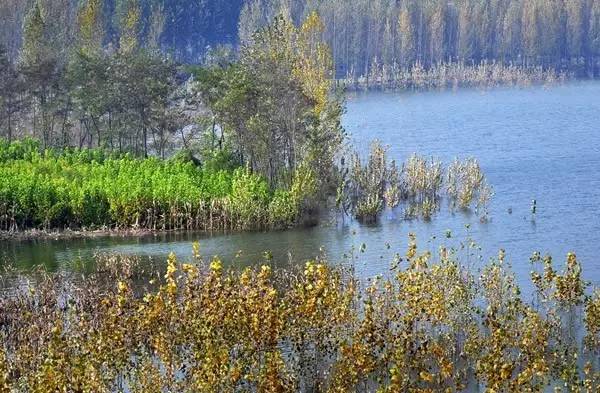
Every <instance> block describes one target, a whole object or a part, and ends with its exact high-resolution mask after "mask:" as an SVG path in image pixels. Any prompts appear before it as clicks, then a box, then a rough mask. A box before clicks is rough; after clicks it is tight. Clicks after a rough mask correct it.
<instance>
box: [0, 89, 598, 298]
mask: <svg viewBox="0 0 600 393" xmlns="http://www.w3.org/2000/svg"><path fill="white" fill-rule="evenodd" d="M344 126H345V128H346V130H347V132H348V133H349V135H350V141H351V142H352V143H353V144H354V145H355V146H357V147H358V148H359V150H360V151H361V152H362V153H366V152H367V151H368V146H369V143H370V141H371V140H373V139H375V138H377V139H379V140H380V141H381V142H383V143H384V144H385V145H389V154H388V155H389V158H390V159H392V158H393V159H396V160H397V161H402V160H405V159H406V158H408V156H409V155H410V154H411V153H413V152H417V153H420V154H423V155H427V156H432V157H436V158H440V159H442V160H443V161H444V162H445V163H449V162H450V161H451V160H452V159H453V158H454V157H461V158H464V157H470V156H472V157H476V158H477V159H478V160H479V162H480V164H481V166H482V168H483V170H484V172H485V173H486V175H487V177H488V181H489V183H490V184H491V185H492V186H493V189H494V193H495V195H494V197H493V200H492V203H491V205H490V220H489V221H488V222H485V223H481V222H480V220H479V218H478V217H477V215H476V214H470V213H468V212H456V213H452V212H450V211H449V209H447V208H442V209H441V211H440V212H439V213H437V214H436V215H435V216H434V217H433V219H432V220H431V221H430V222H426V221H422V220H410V221H407V220H404V219H403V214H402V212H400V211H397V212H389V211H388V212H385V213H384V215H383V216H382V217H381V220H380V223H379V224H378V225H371V226H366V225H360V224H358V223H356V222H352V221H349V220H348V219H346V220H345V221H344V222H343V221H342V220H341V219H337V220H336V219H335V217H331V218H330V219H326V220H324V223H323V224H322V225H320V226H317V227H314V228H308V229H306V228H302V229H295V230H288V231H278V232H269V233H238V234H230V235H223V234H217V235H212V236H211V235H208V234H197V233H196V234H194V233H187V234H161V235H151V236H145V237H141V238H119V237H111V238H94V239H77V240H69V241H66V240H43V241H26V242H3V244H2V245H0V258H2V259H3V260H4V261H11V262H13V263H14V264H15V265H17V266H19V267H30V266H33V265H37V264H43V265H46V266H47V267H48V268H49V269H50V270H70V269H79V268H80V267H77V266H79V264H73V263H72V261H73V260H80V261H82V262H83V265H84V266H85V264H86V263H87V264H89V263H90V261H91V258H92V256H93V254H95V253H98V252H101V253H121V254H137V255H142V256H144V257H150V258H151V259H152V260H154V261H162V260H164V258H165V257H166V255H167V254H168V253H169V252H171V251H173V252H175V253H176V254H178V255H179V256H180V257H181V258H185V257H187V256H190V255H191V243H192V242H193V241H196V240H198V241H200V244H201V251H202V254H203V255H204V256H206V257H211V256H213V255H215V254H219V255H220V256H221V257H222V258H223V259H224V261H225V262H226V263H229V264H253V263H257V262H259V261H262V260H263V256H262V255H263V253H264V251H265V250H270V251H271V252H272V254H273V256H274V258H275V260H276V261H278V262H279V263H283V262H287V261H288V260H292V261H296V262H297V261H303V260H305V259H307V258H312V257H314V256H315V255H316V254H318V253H319V252H322V253H325V254H327V255H328V256H329V258H330V260H331V261H334V262H342V263H350V260H351V259H352V258H354V259H353V262H352V263H354V264H355V266H356V270H357V272H358V274H359V275H360V276H362V277H371V276H373V275H376V274H385V273H386V272H389V264H390V262H391V260H392V258H393V256H394V254H395V253H401V254H404V252H405V250H406V247H407V243H408V234H409V233H411V232H412V233H415V234H416V235H417V239H418V243H419V246H420V248H421V249H431V250H433V251H435V250H437V249H438V247H440V246H441V245H446V246H448V247H454V248H455V249H457V250H459V251H458V252H459V254H460V255H461V258H462V260H463V261H465V262H466V263H469V264H472V266H480V265H481V260H483V261H486V260H487V259H489V258H490V257H494V256H496V255H497V254H498V251H499V249H501V248H502V249H505V250H506V255H507V259H508V260H509V261H510V262H511V263H512V265H513V268H514V270H515V272H516V274H517V277H518V279H519V281H520V282H521V283H522V284H523V285H524V286H525V287H527V286H528V285H529V284H528V282H529V281H528V277H529V275H528V273H529V271H530V270H531V266H530V264H529V257H530V256H531V254H532V252H533V251H540V252H541V253H543V254H546V253H550V254H552V255H553V256H554V258H555V260H556V261H557V262H559V263H560V264H562V263H563V262H564V260H565V257H566V254H567V252H569V251H572V252H575V253H576V254H577V256H578V259H579V261H580V262H581V263H582V265H583V267H584V278H586V279H588V280H590V281H592V282H593V283H595V284H599V283H600V260H599V259H598V256H599V255H600V252H599V251H600V83H597V82H577V83H570V84H566V85H560V86H553V87H550V88H542V87H532V88H526V89H517V88H503V89H494V90H488V91H479V90H458V91H441V92H438V91H430V92H422V93H412V92H407V93H386V92H370V93H359V94H353V95H351V96H349V97H348V102H347V113H346V115H345V116H344ZM533 199H535V200H536V201H537V213H536V214H535V216H534V215H532V214H531V211H530V209H531V201H532V200H533ZM447 234H449V235H450V237H447ZM363 244H364V246H363ZM478 247H481V251H479V249H478ZM240 250H241V251H242V252H241V253H239V251H240ZM319 250H321V251H319ZM526 289H527V288H526Z"/></svg>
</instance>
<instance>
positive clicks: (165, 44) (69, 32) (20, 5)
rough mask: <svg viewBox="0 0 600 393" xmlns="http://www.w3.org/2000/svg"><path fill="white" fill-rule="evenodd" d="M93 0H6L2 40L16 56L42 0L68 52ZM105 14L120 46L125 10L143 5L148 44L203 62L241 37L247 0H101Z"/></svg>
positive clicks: (59, 45) (0, 6)
mask: <svg viewBox="0 0 600 393" xmlns="http://www.w3.org/2000/svg"><path fill="white" fill-rule="evenodd" d="M87 3H89V2H88V1H79V0H2V1H0V44H2V45H3V46H5V47H6V48H7V50H8V54H9V56H10V57H11V59H13V60H16V59H17V57H18V54H19V50H20V48H21V46H22V45H23V42H24V29H23V26H24V21H25V17H26V15H27V13H28V12H29V10H30V9H31V8H32V7H33V6H34V5H35V4H38V5H39V6H40V7H41V8H42V9H43V13H44V17H45V19H46V21H47V22H48V23H49V25H50V27H49V32H48V33H49V34H50V35H51V36H52V38H53V43H54V45H53V46H54V48H53V49H55V50H58V51H61V52H65V51H66V50H68V48H69V47H71V46H72V45H74V44H75V43H76V41H77V31H78V25H79V11H80V10H81V9H82V8H84V7H86V5H87ZM96 3H97V4H98V5H99V7H100V9H99V10H100V13H101V20H102V27H103V31H102V37H100V39H102V41H103V42H104V44H106V45H112V46H118V42H119V37H120V32H121V30H122V27H123V26H122V21H123V15H124V14H126V13H127V10H128V9H129V8H131V6H132V5H135V6H138V7H139V8H140V20H141V23H140V29H139V31H138V35H139V38H140V40H141V41H143V42H144V44H145V45H157V46H159V47H160V48H161V49H162V50H163V51H164V52H165V53H169V54H170V55H172V56H173V57H174V58H175V59H177V60H178V61H182V62H198V61H199V59H200V57H201V56H202V55H203V54H204V53H205V52H206V49H207V48H208V47H215V46H217V45H220V44H232V43H234V42H236V41H237V23H238V18H239V13H240V9H241V7H242V3H243V0H102V1H96Z"/></svg>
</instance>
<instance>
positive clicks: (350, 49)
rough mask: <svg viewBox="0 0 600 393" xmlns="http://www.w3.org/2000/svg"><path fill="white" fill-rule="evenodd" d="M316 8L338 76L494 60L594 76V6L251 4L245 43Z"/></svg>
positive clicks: (599, 21) (567, 2)
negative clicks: (276, 20) (282, 18)
mask: <svg viewBox="0 0 600 393" xmlns="http://www.w3.org/2000/svg"><path fill="white" fill-rule="evenodd" d="M314 10H316V11H317V12H318V13H319V15H320V17H321V18H322V20H323V22H324V24H325V26H326V30H325V41H326V42H327V43H328V44H329V45H330V46H331V49H332V52H333V58H334V62H335V65H336V73H337V76H338V77H341V78H357V77H359V76H368V75H369V74H370V73H371V72H372V69H373V68H374V67H375V68H376V67H381V66H382V65H386V66H388V67H390V68H391V67H392V66H395V67H396V68H411V67H412V66H413V65H415V64H417V63H418V64H420V65H421V66H423V67H425V68H429V67H430V66H433V65H437V64H441V63H445V64H447V63H456V62H458V63H463V64H467V65H477V64H481V63H483V62H487V63H492V62H500V63H503V64H513V65H517V66H524V67H532V66H542V67H544V68H554V69H559V70H569V71H571V72H574V73H576V74H577V75H579V76H589V75H591V74H592V73H593V74H596V75H597V74H598V71H599V68H598V60H599V59H600V0H450V1H448V0H331V1H309V0H294V1H291V0H249V1H247V3H246V4H245V6H244V9H243V10H242V13H241V16H240V38H241V40H242V41H243V40H244V39H247V38H248V37H249V36H250V34H251V33H252V32H253V31H254V30H255V29H256V27H257V26H260V25H262V24H265V23H267V22H268V21H269V20H270V18H272V17H273V15H277V14H279V13H284V14H288V15H290V16H291V18H292V19H294V20H300V19H302V15H304V14H306V13H309V12H311V11H314Z"/></svg>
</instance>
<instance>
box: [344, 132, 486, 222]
mask: <svg viewBox="0 0 600 393" xmlns="http://www.w3.org/2000/svg"><path fill="white" fill-rule="evenodd" d="M492 196H493V191H492V188H491V187H490V186H489V185H488V183H487V180H486V177H485V174H484V173H483V171H482V169H481V167H480V166H479V163H478V162H477V160H475V159H474V158H467V159H464V160H459V159H455V160H454V161H453V162H452V163H451V164H450V165H449V166H448V167H447V168H446V167H445V166H444V164H443V163H442V162H441V161H440V160H436V159H433V158H432V159H428V158H426V157H423V156H419V155H417V154H413V155H411V156H410V157H409V158H408V160H407V161H406V162H405V163H403V164H402V166H401V167H398V166H397V164H396V162H395V161H389V162H388V159H387V149H386V147H384V146H382V145H381V143H380V142H378V141H375V142H373V144H372V146H371V151H370V154H369V156H368V158H367V162H366V164H365V165H363V164H362V161H361V158H360V156H359V155H358V154H357V153H354V154H353V156H352V157H351V159H350V168H349V169H344V168H342V180H341V185H340V187H339V188H338V203H337V205H338V207H340V208H341V209H340V210H342V211H343V212H344V213H350V214H352V215H353V216H354V217H356V218H357V219H359V220H361V221H367V222H374V221H376V220H377V218H378V216H379V215H380V213H381V212H382V211H383V210H384V209H385V208H386V207H387V208H388V209H392V210H393V209H396V208H398V207H402V208H404V215H405V217H407V218H416V217H421V218H423V219H426V220H429V219H431V218H432V217H433V215H434V214H435V212H436V211H437V210H439V208H440V203H441V201H442V200H443V199H446V200H447V201H448V203H449V205H450V207H451V208H452V209H456V208H459V209H462V210H468V209H471V208H472V207H474V208H475V210H476V212H477V213H478V214H479V215H480V217H481V219H482V220H485V219H487V217H488V209H487V207H488V204H489V202H490V200H491V198H492Z"/></svg>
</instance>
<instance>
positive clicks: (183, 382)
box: [0, 236, 600, 393]
mask: <svg viewBox="0 0 600 393" xmlns="http://www.w3.org/2000/svg"><path fill="white" fill-rule="evenodd" d="M200 253H201V249H200V247H199V245H197V244H196V245H195V246H194V257H193V259H192V260H190V261H188V262H187V263H180V262H179V261H178V260H177V259H176V257H175V256H174V255H171V256H169V258H168V261H167V265H166V272H163V273H161V274H160V275H159V274H158V272H156V271H150V272H147V276H144V277H148V278H149V279H150V280H149V283H148V284H144V280H143V279H142V276H140V275H139V274H137V273H134V272H135V271H137V272H138V273H139V270H137V269H139V267H140V265H138V264H137V262H135V261H128V260H127V258H115V257H100V258H109V259H107V260H106V261H104V262H101V263H100V264H99V266H107V264H109V265H111V266H112V268H111V269H106V268H104V267H103V268H101V269H99V271H98V272H97V273H94V274H92V275H90V276H87V277H84V278H77V277H70V276H65V275H63V274H55V275H52V274H45V273H40V272H38V273H37V274H35V275H34V276H29V277H28V278H27V279H22V278H19V277H16V278H14V277H13V281H12V282H14V283H19V284H18V285H14V286H13V287H12V288H10V289H9V290H7V291H3V292H2V295H1V296H0V308H1V309H2V315H1V319H0V322H1V326H2V329H1V330H0V343H1V345H0V349H1V350H0V386H1V387H2V389H3V390H4V391H14V392H20V391H23V392H25V391H27V392H31V391H33V392H36V391H44V392H45V391H49V390H50V391H93V392H114V391H124V390H126V391H132V392H148V391H150V392H154V391H156V392H161V391H183V392H187V391H189V392H191V391H202V392H219V391H256V392H298V391H326V392H352V391H356V392H362V391H381V392H386V391H388V392H397V391H415V392H416V391H421V392H424V391H427V392H434V391H435V392H437V391H472V390H473V389H478V388H479V389H484V390H485V391H488V392H492V391H496V392H499V391H503V392H504V391H506V392H522V391H529V392H542V391H547V390H548V389H550V388H551V387H552V386H562V387H563V388H564V391H577V392H590V393H591V392H596V391H597V389H598V388H600V384H599V382H600V378H599V376H600V367H599V365H598V359H597V354H598V353H599V351H600V346H599V344H598V343H599V341H598V332H599V331H600V327H599V326H600V323H599V321H600V318H599V317H598V316H599V315H600V313H599V312H598V310H599V309H600V307H599V306H598V304H599V301H598V299H599V297H600V296H599V295H598V292H597V291H596V292H593V293H592V295H591V296H590V297H588V298H585V293H584V292H585V284H584V283H583V281H581V276H580V275H579V271H580V268H579V264H578V263H577V261H576V259H575V257H574V255H572V254H571V255H569V256H568V258H567V264H566V266H565V268H564V271H558V270H555V269H554V267H552V266H550V264H551V260H550V259H548V258H546V259H544V258H540V257H539V254H536V255H535V256H534V257H533V258H532V261H533V262H534V264H537V263H538V262H541V263H542V264H543V266H544V270H545V272H546V274H545V277H542V278H541V280H542V281H543V283H544V284H543V285H542V286H538V285H537V284H536V288H537V290H536V294H535V296H536V297H538V298H544V299H545V300H544V302H543V307H539V306H536V304H535V303H529V302H528V301H527V300H526V299H524V298H523V297H522V294H521V290H520V288H519V286H518V284H517V282H516V279H515V277H514V274H513V273H512V272H511V269H510V266H509V265H508V263H507V262H506V261H505V258H504V253H500V255H499V256H498V258H497V259H495V260H492V261H490V262H489V263H488V264H487V265H485V266H483V268H482V270H481V271H480V273H478V272H475V271H473V270H470V269H469V268H467V267H466V264H465V263H464V262H461V261H460V257H459V254H458V253H457V252H455V251H453V250H447V249H445V248H442V249H440V252H439V254H436V255H434V254H432V253H431V252H429V251H420V250H419V248H418V245H417V242H416V239H415V237H414V236H411V238H410V243H409V247H408V249H407V251H406V253H405V255H404V256H403V257H398V259H397V261H396V262H397V263H396V264H394V265H393V266H392V270H391V271H390V274H389V275H387V276H382V277H374V278H372V279H369V280H367V281H359V280H357V279H356V278H355V277H354V275H353V272H352V269H351V268H344V267H342V266H339V265H338V266H333V265H329V264H328V263H327V262H325V261H324V260H317V261H309V262H307V263H306V264H304V265H303V266H299V267H298V268H293V267H288V268H284V267H279V268H274V267H271V266H269V265H263V266H257V267H254V268H246V269H243V270H228V269H226V268H225V267H224V265H223V263H222V262H221V261H220V260H219V259H212V260H203V259H202V258H201V256H200ZM550 267H551V268H552V271H550ZM536 281H537V282H538V283H541V282H542V281H540V280H539V279H536V278H534V282H536ZM582 290H583V291H584V292H582ZM546 295H547V296H546ZM584 298H585V299H584ZM582 302H583V304H582ZM571 306H573V307H581V306H583V307H585V310H584V312H575V313H572V312H570V311H569V309H568V308H569V307H571ZM565 307H566V308H565ZM572 326H574V327H575V328H576V329H583V330H584V332H585V335H584V336H580V335H572V334H570V329H571V327H572Z"/></svg>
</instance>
